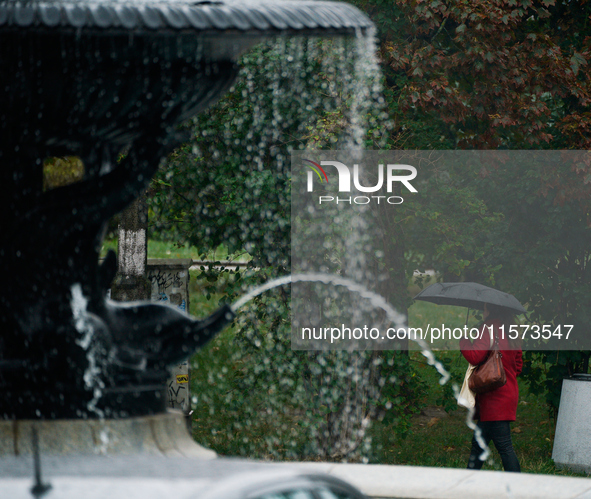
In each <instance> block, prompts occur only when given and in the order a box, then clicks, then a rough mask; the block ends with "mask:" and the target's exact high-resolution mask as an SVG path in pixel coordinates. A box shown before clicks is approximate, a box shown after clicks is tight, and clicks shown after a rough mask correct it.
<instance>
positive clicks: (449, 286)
mask: <svg viewBox="0 0 591 499" xmlns="http://www.w3.org/2000/svg"><path fill="white" fill-rule="evenodd" d="M414 299H415V300H423V301H430V302H431V303H436V304H437V305H455V306H457V307H470V308H475V309H478V310H482V309H483V308H484V304H485V303H490V304H491V305H497V306H499V307H504V308H507V309H509V310H510V311H511V312H513V313H516V314H524V313H525V309H524V308H523V306H522V305H521V303H519V301H518V300H517V298H515V297H514V296H513V295H510V294H509V293H503V292H502V291H499V290H498V289H494V288H489V287H488V286H484V285H482V284H478V283H476V282H437V283H435V284H431V286H429V287H428V288H425V289H423V291H421V292H420V293H419V294H418V295H417V296H415V298H414Z"/></svg>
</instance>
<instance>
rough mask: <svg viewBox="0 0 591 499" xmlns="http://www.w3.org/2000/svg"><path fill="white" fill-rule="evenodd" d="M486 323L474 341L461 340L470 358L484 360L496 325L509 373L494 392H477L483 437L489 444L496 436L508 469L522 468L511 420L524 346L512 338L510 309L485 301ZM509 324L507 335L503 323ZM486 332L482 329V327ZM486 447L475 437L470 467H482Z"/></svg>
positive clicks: (478, 413)
mask: <svg viewBox="0 0 591 499" xmlns="http://www.w3.org/2000/svg"><path fill="white" fill-rule="evenodd" d="M483 318H484V324H483V325H482V328H486V329H485V330H484V333H483V334H481V335H480V336H479V337H478V338H477V339H476V340H474V343H471V342H470V340H469V339H467V338H462V339H461V340H460V349H461V351H462V354H463V355H464V357H465V358H466V360H467V361H468V362H469V363H470V364H472V365H477V364H480V363H481V362H483V361H484V360H485V359H486V356H487V355H488V351H489V350H490V333H489V331H490V328H491V326H492V328H493V333H494V336H495V338H498V340H499V350H500V351H501V355H502V362H503V367H504V368H505V374H506V375H507V383H506V384H505V385H504V386H502V387H501V388H497V389H496V390H493V391H492V392H488V393H482V394H479V395H476V418H477V419H478V420H479V421H478V427H479V428H480V430H481V431H482V438H483V439H484V441H485V443H486V445H488V444H489V443H490V441H491V440H492V441H493V442H494V444H495V447H496V448H497V450H498V451H499V454H500V455H501V460H502V461H503V468H504V469H505V471H517V472H519V471H521V467H520V466H519V460H518V459H517V455H516V454H515V451H514V450H513V443H512V442H511V425H510V423H511V421H515V415H516V413H517V402H518V400H519V388H518V387H517V375H518V374H519V373H520V372H521V368H522V367H523V360H522V353H521V349H520V348H519V347H518V346H517V345H516V344H515V343H514V342H512V341H511V340H510V339H509V338H508V333H509V326H510V325H511V324H514V321H513V316H512V315H511V314H510V312H508V311H507V309H504V308H502V307H497V306H494V305H490V304H485V305H484V315H483ZM503 324H504V325H505V328H504V329H505V331H504V335H503V334H502V332H501V329H500V327H501V325H503ZM481 332H482V329H481ZM482 452H483V450H482V449H481V448H480V445H479V444H478V442H477V441H476V439H475V438H474V437H472V450H471V452H470V459H469V461H468V469H477V470H479V469H480V468H482V464H483V461H481V460H480V459H479V456H480V455H481V454H482Z"/></svg>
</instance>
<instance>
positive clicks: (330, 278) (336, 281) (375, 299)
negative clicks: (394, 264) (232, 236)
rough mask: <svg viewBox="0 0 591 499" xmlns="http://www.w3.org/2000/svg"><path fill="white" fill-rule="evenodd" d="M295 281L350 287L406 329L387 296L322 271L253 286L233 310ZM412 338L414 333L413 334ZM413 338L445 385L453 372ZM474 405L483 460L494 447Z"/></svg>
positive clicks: (471, 423)
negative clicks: (480, 426)
mask: <svg viewBox="0 0 591 499" xmlns="http://www.w3.org/2000/svg"><path fill="white" fill-rule="evenodd" d="M295 282H320V283H323V284H332V285H333V286H343V287H345V288H346V289H347V290H349V291H350V292H352V293H357V294H359V295H360V296H361V297H362V298H365V299H367V300H369V301H370V303H371V305H372V306H374V307H376V308H379V309H381V310H383V311H384V312H386V314H387V317H388V319H389V320H390V321H391V322H392V323H394V324H395V325H396V327H397V328H402V329H404V330H406V327H405V322H406V317H405V316H404V315H403V314H400V313H399V312H397V311H396V310H395V309H394V308H393V307H392V306H391V305H390V304H389V303H388V302H387V301H386V300H385V299H384V297H383V296H381V295H379V294H377V293H374V292H373V291H370V290H369V289H367V288H366V287H365V286H362V285H360V284H359V283H356V282H354V281H351V280H350V279H346V278H343V277H340V276H335V275H330V274H320V273H312V274H294V275H287V276H283V277H279V278H276V279H272V280H270V281H268V282H266V283H265V284H262V285H261V286H257V287H255V288H253V289H251V290H250V291H249V292H248V293H246V294H245V295H244V296H243V297H242V298H240V299H239V300H237V301H236V302H235V303H234V304H233V305H232V310H233V311H234V312H235V313H236V312H237V311H238V310H239V309H240V308H241V307H243V306H244V305H245V304H246V303H248V302H249V301H251V300H252V299H253V298H255V297H257V296H259V295H261V294H263V293H265V292H266V291H269V290H271V289H273V288H277V287H279V286H285V285H287V284H291V283H295ZM409 337H410V336H409ZM410 339H411V340H412V341H414V342H416V343H417V344H418V345H419V346H420V347H421V353H422V354H423V355H424V357H425V358H426V359H427V362H428V364H429V365H431V366H433V367H435V369H437V372H438V373H439V374H440V376H441V377H440V379H439V383H440V384H441V385H444V384H446V383H447V382H448V381H449V380H450V377H451V375H450V373H449V372H448V371H447V370H446V369H445V367H444V366H443V364H442V363H441V362H439V361H438V360H437V359H436V358H435V354H434V353H433V351H432V350H431V349H430V348H429V345H428V344H427V343H426V342H425V341H424V340H422V339H421V338H416V337H415V338H412V337H410ZM452 389H453V392H454V396H455V398H456V400H457V399H458V398H459V394H460V391H459V388H458V385H457V384H456V383H452ZM474 412H475V411H474V408H469V409H468V413H467V415H466V425H467V426H468V427H469V428H470V429H471V430H473V431H474V432H475V438H476V440H477V442H478V444H479V445H480V448H481V449H484V451H483V453H482V454H481V455H480V460H482V461H485V460H486V459H487V458H488V456H489V455H490V450H489V448H488V446H487V445H486V443H485V442H484V439H483V438H482V432H481V430H480V428H478V426H477V425H476V424H475V423H474V421H473V417H474Z"/></svg>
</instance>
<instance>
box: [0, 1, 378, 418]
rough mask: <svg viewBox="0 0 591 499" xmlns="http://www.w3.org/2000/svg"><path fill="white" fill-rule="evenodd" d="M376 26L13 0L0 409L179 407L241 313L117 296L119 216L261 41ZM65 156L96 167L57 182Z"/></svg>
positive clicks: (330, 6)
mask: <svg viewBox="0 0 591 499" xmlns="http://www.w3.org/2000/svg"><path fill="white" fill-rule="evenodd" d="M369 27H371V22H370V21H369V19H368V18H367V17H365V16H364V15H363V14H361V13H360V12H359V11H358V10H357V9H355V8H354V7H351V6H349V5H347V4H343V3H333V2H324V1H307V0H293V1H276V2H270V1H265V0H260V1H255V2H253V1H248V2H246V1H231V0H223V1H199V0H189V1H185V0H175V1H117V0H110V1H100V0H85V1H76V0H62V1H49V0H46V1H43V0H28V1H13V0H1V1H0V190H1V196H0V199H1V202H2V206H3V208H2V210H1V213H0V217H1V218H2V224H1V232H0V238H1V242H0V265H1V266H2V268H1V273H2V276H3V283H2V287H1V289H0V330H1V335H0V419H2V418H3V419H9V420H25V419H27V420H31V419H32V420H36V419H51V420H57V419H80V418H84V419H86V418H89V419H92V418H102V417H105V418H127V417H133V416H143V415H150V414H157V413H161V412H164V411H165V397H164V395H163V393H164V387H165V380H166V377H167V374H168V368H169V366H171V365H174V364H176V363H178V362H179V361H181V360H183V359H186V358H187V357H188V356H189V355H191V354H192V353H193V352H194V351H195V350H196V349H198V348H200V347H201V346H202V345H204V344H205V343H206V342H207V341H208V340H210V339H211V338H212V337H213V336H214V335H215V334H216V332H218V331H219V330H220V329H222V328H223V327H224V326H225V325H227V324H228V323H229V322H230V321H231V320H232V319H233V317H234V314H233V312H232V310H231V309H230V308H229V307H228V306H226V307H223V308H222V309H221V310H219V311H217V312H216V313H214V314H213V315H212V316H211V317H209V318H207V319H205V320H202V321H198V320H194V319H192V318H190V317H188V316H186V315H184V314H183V313H181V312H179V311H177V310H174V309H172V308H170V307H167V306H163V305H162V306H161V305H156V304H150V303H134V304H131V305H124V304H116V303H114V302H111V301H110V300H108V299H106V293H107V289H108V288H109V286H110V283H111V280H112V279H113V276H114V275H115V271H116V259H115V256H114V254H113V253H110V254H109V255H108V256H107V258H106V259H105V260H104V263H103V264H101V265H99V249H100V247H101V241H102V235H103V231H104V227H105V224H106V222H107V221H108V220H109V219H110V218H111V217H112V216H113V215H114V214H116V213H117V212H119V211H121V210H122V209H123V208H125V207H126V206H127V205H128V204H130V203H131V202H132V201H133V200H134V199H135V198H136V197H137V196H139V195H140V193H141V192H142V191H143V190H144V189H145V188H146V186H147V185H148V183H149V181H150V179H151V178H152V176H153V174H154V173H155V171H156V169H157V168H158V165H159V163H160V160H161V159H162V158H163V157H165V156H166V154H168V153H169V152H170V151H172V149H173V148H174V147H175V146H178V145H179V144H180V143H181V142H182V140H183V136H180V135H179V133H178V132H177V125H178V124H179V123H181V122H182V121H183V120H185V119H187V118H189V117H191V116H193V115H195V114H196V113H198V112H199V111H201V110H203V109H204V108H206V107H207V106H208V105H210V104H211V103H212V102H214V101H215V100H216V99H218V98H219V97H220V95H222V93H223V92H224V91H226V90H227V89H228V88H229V87H230V86H231V85H232V82H233V81H234V79H235V78H236V75H237V73H238V66H237V64H236V61H237V57H238V56H239V55H240V54H241V53H243V52H244V51H245V50H246V49H248V48H249V47H250V46H252V45H253V44H254V43H256V42H258V41H260V40H261V39H263V38H265V37H269V36H277V35H281V34H297V33H302V34H311V35H314V34H321V35H330V34H343V33H353V32H354V31H355V30H359V29H362V30H363V29H366V28H369ZM66 155H73V156H79V157H80V158H81V159H82V161H83V163H84V167H85V172H84V179H83V180H82V181H80V182H77V183H74V184H71V185H68V186H64V187H59V188H56V189H53V190H49V191H46V192H44V191H43V188H42V183H43V172H42V166H43V160H44V159H45V158H48V157H56V156H58V157H59V156H66ZM121 156H124V157H123V159H121V158H120V157H121Z"/></svg>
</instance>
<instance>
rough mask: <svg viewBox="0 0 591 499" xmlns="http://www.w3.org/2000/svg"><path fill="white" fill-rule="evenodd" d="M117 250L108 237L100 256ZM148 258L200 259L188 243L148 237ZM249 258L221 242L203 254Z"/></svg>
mask: <svg viewBox="0 0 591 499" xmlns="http://www.w3.org/2000/svg"><path fill="white" fill-rule="evenodd" d="M109 250H113V251H117V240H116V239H110V240H106V241H103V245H102V247H101V253H100V256H101V257H104V256H105V255H106V254H107V251H109ZM148 258H190V259H192V260H198V261H199V260H202V259H203V258H202V255H201V253H200V251H199V249H198V248H197V247H195V246H190V245H188V244H184V245H177V244H171V243H169V242H166V241H155V240H153V239H148ZM250 259H251V257H250V255H249V254H248V253H246V252H244V253H236V254H228V250H227V248H226V247H225V246H224V245H223V244H222V245H220V246H219V247H218V248H217V249H216V250H215V251H210V252H208V253H207V254H206V255H205V260H208V261H223V260H230V261H235V262H248V261H249V260H250Z"/></svg>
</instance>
